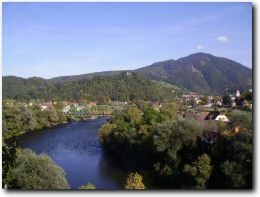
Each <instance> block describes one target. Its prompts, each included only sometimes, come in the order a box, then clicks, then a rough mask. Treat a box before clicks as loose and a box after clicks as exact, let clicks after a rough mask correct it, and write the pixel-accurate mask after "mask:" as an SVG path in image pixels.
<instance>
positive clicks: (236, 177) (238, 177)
mask: <svg viewBox="0 0 260 197" xmlns="http://www.w3.org/2000/svg"><path fill="white" fill-rule="evenodd" d="M221 170H222V172H223V174H224V175H225V178H226V179H225V180H224V181H225V186H226V187H227V188H230V189H231V188H234V189H241V188H245V186H246V179H245V177H244V176H243V174H244V173H243V168H241V164H239V163H237V162H234V161H231V162H230V161H228V160H227V161H225V162H224V163H223V164H222V165H221Z"/></svg>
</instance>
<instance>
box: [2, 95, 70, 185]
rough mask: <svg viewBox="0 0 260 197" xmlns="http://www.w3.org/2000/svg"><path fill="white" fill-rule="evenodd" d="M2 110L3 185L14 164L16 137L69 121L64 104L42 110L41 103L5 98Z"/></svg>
mask: <svg viewBox="0 0 260 197" xmlns="http://www.w3.org/2000/svg"><path fill="white" fill-rule="evenodd" d="M2 106H3V111H2V118H3V119H2V150H3V151H2V169H3V171H2V172H3V174H2V178H3V185H4V184H5V183H6V178H7V174H8V171H10V169H12V167H13V166H14V162H15V158H16V149H17V142H16V138H17V137H18V136H20V135H22V134H24V133H26V132H30V131H37V130H39V129H42V128H46V127H50V126H54V125H57V124H61V123H65V122H67V116H66V115H65V114H64V113H62V106H61V105H60V104H59V103H58V104H57V105H56V106H55V107H53V108H50V109H47V110H42V108H41V107H40V105H39V104H37V103H35V104H33V105H32V106H29V105H28V106H27V105H25V104H24V103H21V102H17V101H12V100H4V101H3V105H2Z"/></svg>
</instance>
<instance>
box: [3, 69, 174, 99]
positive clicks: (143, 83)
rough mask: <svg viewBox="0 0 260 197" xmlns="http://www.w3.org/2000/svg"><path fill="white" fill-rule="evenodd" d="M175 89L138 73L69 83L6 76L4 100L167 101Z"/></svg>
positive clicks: (125, 73) (126, 73)
mask: <svg viewBox="0 0 260 197" xmlns="http://www.w3.org/2000/svg"><path fill="white" fill-rule="evenodd" d="M173 89H174V86H173V87H166V86H163V85H161V84H160V83H157V82H154V81H151V80H150V79H146V78H145V77H144V76H142V75H140V74H138V73H128V72H123V73H120V74H118V75H114V76H98V77H97V76H95V77H93V78H92V79H83V80H78V81H69V82H53V81H50V80H46V79H42V78H36V77H33V78H28V79H24V78H20V77H15V76H6V77H3V98H4V99H5V98H9V99H17V100H30V99H43V100H46V101H47V100H78V99H86V100H89V101H96V100H103V101H106V100H109V99H111V100H121V101H127V100H134V99H145V100H163V99H167V98H172V97H173V95H172V94H173V93H172V90H173Z"/></svg>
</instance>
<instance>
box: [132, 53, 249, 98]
mask: <svg viewBox="0 0 260 197" xmlns="http://www.w3.org/2000/svg"><path fill="white" fill-rule="evenodd" d="M136 71H137V72H139V73H142V74H144V75H146V76H147V77H149V78H151V79H155V80H161V81H166V82H168V83H173V84H176V85H178V86H180V87H182V88H186V89H188V90H191V91H195V92H202V93H210V94H212V93H213V94H214V93H220V94H223V93H224V92H225V91H227V92H234V91H236V90H237V89H239V90H241V91H246V90H248V89H249V88H251V87H252V70H251V69H249V68H247V67H245V66H243V65H241V64H239V63H237V62H235V61H232V60H230V59H226V58H222V57H216V56H213V55H211V54H207V53H196V54H192V55H189V56H187V57H183V58H180V59H178V60H168V61H163V62H157V63H154V64H152V65H150V66H147V67H143V68H140V69H137V70H136Z"/></svg>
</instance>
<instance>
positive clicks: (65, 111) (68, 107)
mask: <svg viewBox="0 0 260 197" xmlns="http://www.w3.org/2000/svg"><path fill="white" fill-rule="evenodd" d="M69 110H70V105H66V106H65V107H64V108H63V109H62V111H63V112H64V113H68V111H69Z"/></svg>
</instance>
